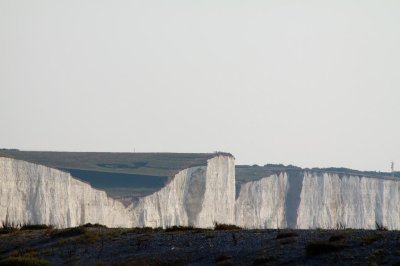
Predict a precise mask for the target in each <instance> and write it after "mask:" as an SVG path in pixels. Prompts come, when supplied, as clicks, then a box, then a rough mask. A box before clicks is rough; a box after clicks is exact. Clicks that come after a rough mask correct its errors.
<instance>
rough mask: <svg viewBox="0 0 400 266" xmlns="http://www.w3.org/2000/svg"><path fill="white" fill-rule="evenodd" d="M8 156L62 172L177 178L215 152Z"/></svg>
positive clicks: (14, 153)
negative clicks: (183, 170) (177, 173)
mask: <svg viewBox="0 0 400 266" xmlns="http://www.w3.org/2000/svg"><path fill="white" fill-rule="evenodd" d="M1 153H3V154H4V155H5V156H8V157H12V158H15V159H19V160H24V161H28V162H32V163H37V164H41V165H45V166H48V167H53V168H58V169H79V170H86V171H97V172H109V173H120V174H136V175H150V176H173V175H174V174H175V173H176V172H178V171H180V170H182V169H185V168H189V167H193V166H199V165H206V164H207V160H208V159H210V158H212V157H214V156H215V154H213V153H110V152H48V151H16V150H3V151H1Z"/></svg>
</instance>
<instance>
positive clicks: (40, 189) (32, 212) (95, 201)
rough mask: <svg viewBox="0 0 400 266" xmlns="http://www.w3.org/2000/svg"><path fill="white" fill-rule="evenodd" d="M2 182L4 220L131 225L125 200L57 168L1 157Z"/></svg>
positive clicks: (0, 205)
mask: <svg viewBox="0 0 400 266" xmlns="http://www.w3.org/2000/svg"><path fill="white" fill-rule="evenodd" d="M0 184H1V185H0V221H5V220H6V219H7V220H8V221H9V222H12V223H14V224H51V225H54V226H56V227H59V228H64V227H72V226H77V225H80V224H84V223H100V224H104V225H107V226H110V227H128V226H130V225H131V219H129V216H128V214H129V213H128V212H127V211H126V209H125V207H124V206H123V204H122V203H121V202H119V201H116V200H113V199H111V198H109V197H107V195H106V193H105V192H104V191H100V190H96V189H93V188H92V187H91V186H90V185H88V184H87V183H84V182H81V181H79V180H76V179H74V178H72V177H71V175H70V174H68V173H65V172H62V171H59V170H56V169H52V168H48V167H45V166H41V165H37V164H33V163H28V162H25V161H20V160H14V159H11V158H4V157H1V158H0Z"/></svg>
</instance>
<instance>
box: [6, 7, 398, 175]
mask: <svg viewBox="0 0 400 266" xmlns="http://www.w3.org/2000/svg"><path fill="white" fill-rule="evenodd" d="M399 47H400V2H399V1H398V0H395V1H378V0H376V1H365V0H364V1H349V0H344V1H284V0H276V1H268V0H264V1H234V0H226V1H219V0H212V1H190V0H185V1H175V0H171V1H154V0H144V1H131V0H130V1H121V0H113V1H100V0H93V1H85V0H77V1H72V0H69V1H54V0H49V1H43V0H37V1H31V0H26V1H19V0H0V122H1V127H0V147H8V148H19V149H24V150H62V151H133V150H134V149H135V150H136V151H137V152H155V151H161V152H164V151H172V152H212V151H216V150H221V151H228V152H231V153H233V154H234V155H235V157H236V161H237V163H239V164H266V163H284V164H295V165H299V166H303V167H314V166H319V167H325V166H345V167H351V168H357V169H365V170H389V168H390V162H391V161H392V160H393V161H395V163H396V162H397V165H398V167H397V168H398V169H399V168H400V124H399V115H400V48H399Z"/></svg>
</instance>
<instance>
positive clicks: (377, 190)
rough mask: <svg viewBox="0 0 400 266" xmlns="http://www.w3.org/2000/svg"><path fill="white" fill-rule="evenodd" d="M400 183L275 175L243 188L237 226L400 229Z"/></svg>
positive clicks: (325, 175)
mask: <svg viewBox="0 0 400 266" xmlns="http://www.w3.org/2000/svg"><path fill="white" fill-rule="evenodd" d="M399 191H400V182H399V181H398V180H395V179H390V178H387V179H384V178H372V177H364V176H354V175H345V174H340V175H339V174H333V173H323V172H309V171H305V172H300V171H299V172H297V173H293V172H292V173H289V174H288V173H281V174H279V175H271V176H268V177H265V178H262V179H260V180H257V181H253V182H248V183H245V184H243V185H242V187H241V189H240V194H239V196H238V198H237V200H236V209H235V219H236V224H237V225H239V226H242V227H246V228H298V229H313V228H333V229H334V228H340V227H346V228H363V229H375V228H376V224H378V225H383V226H385V227H387V228H388V229H390V230H394V229H397V230H398V229H400V209H399Z"/></svg>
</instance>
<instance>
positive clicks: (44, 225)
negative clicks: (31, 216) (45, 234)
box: [20, 224, 54, 230]
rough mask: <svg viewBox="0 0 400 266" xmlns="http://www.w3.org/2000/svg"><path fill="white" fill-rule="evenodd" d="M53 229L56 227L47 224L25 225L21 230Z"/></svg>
mask: <svg viewBox="0 0 400 266" xmlns="http://www.w3.org/2000/svg"><path fill="white" fill-rule="evenodd" d="M53 228H54V226H52V225H46V224H24V225H23V226H22V227H21V229H20V230H44V229H53Z"/></svg>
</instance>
